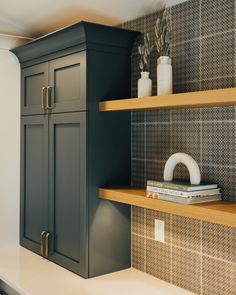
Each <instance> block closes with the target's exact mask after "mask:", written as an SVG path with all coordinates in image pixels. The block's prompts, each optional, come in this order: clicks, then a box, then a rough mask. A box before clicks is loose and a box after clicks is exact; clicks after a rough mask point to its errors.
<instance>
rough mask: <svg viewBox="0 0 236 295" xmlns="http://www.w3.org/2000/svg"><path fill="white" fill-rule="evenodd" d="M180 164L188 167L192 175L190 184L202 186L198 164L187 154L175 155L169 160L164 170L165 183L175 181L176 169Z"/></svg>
mask: <svg viewBox="0 0 236 295" xmlns="http://www.w3.org/2000/svg"><path fill="white" fill-rule="evenodd" d="M180 163H182V164H184V165H185V166H186V167H187V169H188V171H189V175H190V183H191V184H196V185H198V184H200V183H201V173H200V169H199V167H198V164H197V162H196V161H195V160H194V159H193V158H192V157H191V156H189V155H188V154H185V153H176V154H173V155H172V156H171V157H170V158H169V159H168V160H167V162H166V164H165V168H164V181H172V180H173V175H174V170H175V167H176V165H178V164H180Z"/></svg>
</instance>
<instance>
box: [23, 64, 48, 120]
mask: <svg viewBox="0 0 236 295" xmlns="http://www.w3.org/2000/svg"><path fill="white" fill-rule="evenodd" d="M47 86H48V63H42V64H38V65H35V66H32V67H29V68H25V69H23V70H22V72H21V114H22V115H35V114H44V112H45V109H44V108H43V103H44V104H45V101H44V102H43V100H44V99H45V98H43V97H42V96H43V91H42V89H43V87H47Z"/></svg>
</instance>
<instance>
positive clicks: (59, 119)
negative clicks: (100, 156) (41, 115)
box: [49, 113, 87, 276]
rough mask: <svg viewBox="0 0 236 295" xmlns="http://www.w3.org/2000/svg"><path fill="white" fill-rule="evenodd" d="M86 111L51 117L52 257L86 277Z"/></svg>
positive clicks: (50, 196)
mask: <svg viewBox="0 0 236 295" xmlns="http://www.w3.org/2000/svg"><path fill="white" fill-rule="evenodd" d="M85 119H86V117H85V113H71V114H55V115H51V117H50V119H49V134H50V136H49V138H50V139H49V171H50V172H49V175H50V177H49V198H50V208H49V231H50V233H52V238H51V250H52V256H51V260H52V261H54V262H56V263H58V264H60V265H62V266H64V267H66V268H68V269H70V270H72V271H73V272H76V273H78V274H80V275H84V276H86V271H85V259H86V251H87V250H86V248H87V246H86V227H87V225H86V224H87V222H86V152H85V147H86V135H85Z"/></svg>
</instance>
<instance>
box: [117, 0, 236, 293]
mask: <svg viewBox="0 0 236 295" xmlns="http://www.w3.org/2000/svg"><path fill="white" fill-rule="evenodd" d="M169 9H170V12H171V21H172V30H173V42H172V47H171V57H172V62H173V74H174V76H173V79H174V92H175V93H179V92H190V91H198V90H208V89H216V88H227V87H235V86H236V76H235V67H236V55H235V37H236V22H235V21H236V18H235V14H236V3H235V0H225V1H224V0H189V1H187V2H184V3H182V4H179V5H176V6H173V7H171V8H169ZM157 15H158V12H155V13H153V14H151V15H147V16H145V17H142V18H139V19H135V20H133V21H130V22H127V23H124V24H122V25H121V27H123V28H127V29H131V30H137V31H140V32H142V33H144V32H149V33H150V36H151V38H154V37H155V36H154V24H155V21H156V18H157ZM141 39H142V36H140V37H139V39H138V40H137V42H136V44H135V46H134V48H133V53H132V81H131V83H132V96H133V97H137V80H138V79H139V77H140V70H139V67H138V61H139V57H138V53H137V45H138V43H139V42H140V40H141ZM156 60H157V54H156V52H153V54H152V56H151V70H150V76H151V79H152V80H153V95H156V88H157V87H156ZM157 99H158V98H157ZM235 142H236V108H235V107H216V108H199V109H183V110H166V111H142V112H134V113H132V182H133V185H135V186H140V187H144V186H145V184H146V180H147V179H162V176H163V168H164V164H165V161H166V160H167V159H168V158H169V157H170V155H172V154H173V153H175V152H186V153H188V154H190V155H191V156H193V157H194V159H196V161H197V162H198V163H199V165H200V169H201V173H202V177H203V179H204V180H206V181H212V182H217V183H218V184H219V186H220V187H221V188H222V194H223V198H224V200H227V201H234V202H236V177H235V176H236V173H235V169H236V165H235V161H236V157H235V156H236V150H235ZM175 177H178V178H180V177H181V178H188V172H187V171H186V168H185V167H184V166H182V165H178V166H177V169H176V171H175ZM155 218H157V219H161V220H164V221H165V235H166V242H165V243H164V244H162V243H159V242H156V241H154V236H153V233H154V219H155ZM132 258H133V261H132V263H133V267H135V268H137V269H140V270H142V271H144V272H147V273H149V274H151V275H154V276H156V277H158V278H161V279H163V280H166V281H168V282H171V283H173V284H175V285H178V286H180V287H182V288H185V289H188V290H190V291H192V292H194V293H196V294H203V295H236V279H235V278H236V231H235V229H233V228H229V227H225V226H221V225H214V224H210V223H206V222H201V221H196V220H192V219H189V218H184V217H178V216H174V215H169V214H164V213H160V212H155V211H152V210H146V209H142V208H136V207H133V208H132Z"/></svg>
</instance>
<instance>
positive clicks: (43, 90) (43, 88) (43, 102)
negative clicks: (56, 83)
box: [41, 87, 47, 110]
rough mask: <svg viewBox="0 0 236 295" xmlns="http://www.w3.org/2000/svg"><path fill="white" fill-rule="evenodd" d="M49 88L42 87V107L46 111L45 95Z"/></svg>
mask: <svg viewBox="0 0 236 295" xmlns="http://www.w3.org/2000/svg"><path fill="white" fill-rule="evenodd" d="M46 90H47V87H42V93H41V107H42V109H43V110H44V109H45V94H46Z"/></svg>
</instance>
